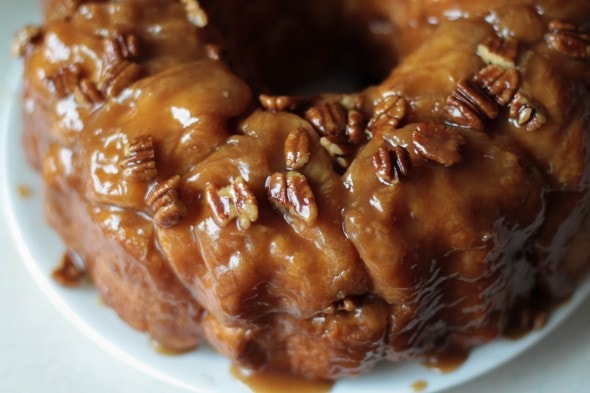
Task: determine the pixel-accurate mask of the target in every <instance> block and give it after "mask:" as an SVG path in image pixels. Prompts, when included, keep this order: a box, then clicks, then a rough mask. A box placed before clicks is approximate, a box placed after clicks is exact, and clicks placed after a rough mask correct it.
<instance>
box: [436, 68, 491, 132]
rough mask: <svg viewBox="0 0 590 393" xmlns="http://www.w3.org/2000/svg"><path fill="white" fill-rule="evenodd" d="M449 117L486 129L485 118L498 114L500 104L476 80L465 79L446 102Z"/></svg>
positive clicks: (467, 124)
mask: <svg viewBox="0 0 590 393" xmlns="http://www.w3.org/2000/svg"><path fill="white" fill-rule="evenodd" d="M445 112H446V115H447V118H448V119H449V120H450V121H452V122H453V123H455V124H457V125H459V126H461V127H467V128H472V129H475V130H483V129H484V123H483V120H484V119H494V118H496V117H497V116H498V105H497V104H496V102H495V101H494V100H493V99H492V98H490V97H489V96H488V95H487V94H486V92H485V91H483V90H482V89H481V88H480V87H479V86H477V85H476V84H475V83H474V82H472V81H469V80H466V79H463V80H461V81H459V82H458V83H457V86H456V87H455V90H454V91H453V92H452V93H451V95H450V96H449V97H448V98H447V101H446V103H445Z"/></svg>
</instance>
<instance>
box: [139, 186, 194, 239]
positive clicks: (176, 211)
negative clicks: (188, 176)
mask: <svg viewBox="0 0 590 393" xmlns="http://www.w3.org/2000/svg"><path fill="white" fill-rule="evenodd" d="M179 185H180V176H178V175H175V176H172V177H171V178H170V179H168V180H166V181H164V182H161V183H159V184H158V185H156V186H155V187H154V188H153V189H152V190H151V191H150V192H149V194H148V195H147V197H146V202H147V204H148V205H150V207H151V209H152V212H153V214H154V216H153V219H154V222H155V223H156V225H158V226H159V227H162V228H170V227H172V226H174V225H176V224H178V223H179V222H180V221H182V219H183V218H184V216H186V206H185V205H184V203H183V202H182V200H180V198H179V197H178V186H179Z"/></svg>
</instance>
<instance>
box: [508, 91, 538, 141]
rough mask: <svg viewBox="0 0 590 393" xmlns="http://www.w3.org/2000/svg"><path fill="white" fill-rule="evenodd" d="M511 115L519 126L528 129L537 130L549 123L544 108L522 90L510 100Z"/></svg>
mask: <svg viewBox="0 0 590 393" xmlns="http://www.w3.org/2000/svg"><path fill="white" fill-rule="evenodd" d="M509 115H510V119H511V120H512V121H513V122H514V124H515V125H516V126H517V127H519V128H520V127H524V129H525V130H527V131H534V130H537V129H539V128H540V127H541V126H542V125H543V124H545V123H547V116H546V115H545V111H544V109H543V108H542V107H541V106H540V105H539V104H537V103H533V102H532V100H531V99H530V98H529V97H527V96H526V95H525V94H524V93H522V92H520V91H519V92H518V93H516V95H515V96H514V98H513V99H512V101H511V102H510V113H509Z"/></svg>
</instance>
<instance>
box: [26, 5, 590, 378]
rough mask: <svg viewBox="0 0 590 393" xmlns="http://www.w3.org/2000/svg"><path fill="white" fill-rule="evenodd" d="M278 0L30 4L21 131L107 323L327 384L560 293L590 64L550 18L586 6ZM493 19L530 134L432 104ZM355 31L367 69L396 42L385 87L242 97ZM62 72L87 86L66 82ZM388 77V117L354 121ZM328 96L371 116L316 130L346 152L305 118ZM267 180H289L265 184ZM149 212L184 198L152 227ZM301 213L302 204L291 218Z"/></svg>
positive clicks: (505, 111)
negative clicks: (36, 29) (132, 158)
mask: <svg viewBox="0 0 590 393" xmlns="http://www.w3.org/2000/svg"><path fill="white" fill-rule="evenodd" d="M74 3H75V4H74ZM275 3H276V2H273V1H270V0H258V1H255V2H251V4H250V3H249V5H248V6H246V5H245V4H242V2H235V1H229V0H228V1H217V2H213V1H203V2H202V5H203V7H204V9H205V11H206V12H207V13H208V15H209V24H208V25H207V26H206V27H197V26H195V25H193V24H191V22H190V20H188V19H187V15H186V10H185V8H184V6H183V5H182V4H181V2H176V1H172V0H149V1H132V0H129V1H122V2H109V1H97V2H90V1H79V2H65V1H63V2H62V1H59V0H46V1H45V11H46V22H45V24H44V25H43V28H42V33H41V38H40V39H36V40H35V44H34V46H33V47H32V48H29V47H27V48H28V49H27V51H26V54H25V86H24V125H25V135H24V145H25V149H26V152H27V156H28V158H29V161H30V162H31V164H32V165H34V166H35V167H37V168H38V169H39V170H41V171H42V173H43V179H44V188H45V201H46V202H45V203H46V206H47V208H46V212H47V216H48V219H49V222H50V223H51V224H52V226H53V227H54V228H55V229H56V230H57V231H58V232H59V233H60V235H61V236H62V237H63V238H64V240H65V241H66V243H67V245H68V247H69V249H71V250H73V252H75V253H76V254H77V255H79V256H80V257H81V259H82V260H83V261H84V263H85V267H86V269H87V271H88V273H89V275H90V277H91V278H92V280H93V282H94V283H95V285H96V286H97V288H98V290H99V292H100V294H101V296H102V297H103V298H104V299H105V302H106V303H107V304H108V305H110V306H111V307H113V308H114V309H115V310H116V311H117V312H118V314H119V315H120V316H121V318H123V319H124V320H125V321H126V322H127V323H129V324H130V325H131V326H133V327H134V328H136V329H139V330H144V331H148V332H149V333H150V335H151V336H152V337H153V339H154V340H155V342H157V343H158V345H159V346H161V347H163V348H169V349H170V350H171V351H183V350H186V349H190V348H193V347H195V346H197V345H198V343H199V342H200V341H201V340H206V341H208V342H210V343H211V344H212V345H213V346H214V347H215V348H216V349H217V350H218V351H219V352H221V353H222V354H224V355H226V356H228V357H230V358H231V359H232V360H233V361H234V362H236V363H238V364H240V365H242V366H246V367H249V368H253V369H259V370H270V371H278V372H289V373H293V374H297V375H302V376H305V377H309V378H320V379H337V378H341V377H346V376H350V375H356V374H359V373H363V372H366V371H367V370H369V369H370V368H372V367H373V366H374V365H375V364H376V363H377V362H379V361H381V360H383V359H388V360H391V361H400V360H404V359H416V358H421V359H431V360H432V359H434V358H436V357H437V356H440V357H441V358H444V355H445V354H446V355H448V354H453V353H464V351H466V350H468V349H469V348H471V347H473V346H474V345H477V344H479V343H482V342H486V341H489V340H491V339H493V338H494V337H497V336H499V335H502V334H504V333H506V332H507V331H508V330H510V329H511V328H514V327H515V326H517V327H523V326H521V325H523V324H526V323H527V322H526V321H525V318H523V317H522V316H523V315H530V313H529V312H528V311H529V310H532V309H535V310H536V309H538V308H543V306H542V305H545V306H546V307H549V305H550V304H551V301H552V299H560V298H564V297H566V296H568V295H569V294H571V293H572V291H573V290H574V289H575V286H576V284H577V283H578V281H579V280H580V279H581V278H582V277H583V273H584V272H585V271H586V268H587V266H588V260H589V250H588V246H587V245H588V244H590V239H588V236H589V235H588V233H590V231H589V229H590V212H589V207H590V201H589V200H588V199H589V198H590V197H589V195H590V194H589V193H588V172H587V169H586V168H588V162H587V161H588V154H587V148H588V146H589V143H588V132H589V127H590V124H589V120H588V119H589V118H590V98H589V97H590V96H589V94H588V93H589V91H588V90H589V85H588V80H590V69H589V67H588V62H587V59H579V58H575V59H574V58H568V57H567V56H565V55H564V54H563V53H560V52H559V51H555V50H552V49H551V48H550V47H548V46H547V44H546V42H545V40H544V34H545V33H546V29H547V26H548V24H549V22H550V21H551V20H553V19H560V20H567V21H568V22H570V23H574V24H576V23H577V24H580V25H583V24H584V23H586V24H587V20H588V17H589V16H590V6H589V5H588V4H587V2H585V1H581V0H580V1H570V2H558V1H541V0H539V1H532V0H528V1H527V0H522V1H507V0H494V1H487V2H483V1H481V2H480V1H462V0H453V1H451V0H445V1H434V0H432V1H425V2H412V1H403V0H390V1H378V0H374V1H362V2H361V1H353V2H351V3H350V4H349V5H350V7H349V8H346V7H342V6H341V5H339V2H337V1H334V2H332V1H326V2H321V4H318V2H313V1H311V0H309V1H304V2H301V1H298V2H295V1H293V2H290V1H287V2H285V5H284V8H281V7H277V6H276V4H275ZM72 7H73V8H72ZM285 10H286V11H285ZM310 15H311V16H313V17H314V18H309V16H310ZM303 20H305V21H306V26H307V29H308V30H305V31H301V29H300V28H299V26H301V23H300V22H301V21H303ZM317 21H322V23H316V22H317ZM343 26H346V28H343ZM586 27H587V26H586ZM262 32H264V35H263V36H264V37H267V38H265V39H261V40H259V39H257V38H256V37H261V33H262ZM496 35H501V36H505V37H508V36H510V37H512V38H514V39H516V40H517V41H518V50H519V52H518V56H517V58H516V61H515V68H516V69H517V71H518V72H519V74H520V81H521V82H520V86H519V89H520V91H521V92H522V93H523V94H525V95H526V96H527V97H530V98H531V100H532V101H531V102H533V103H534V105H536V108H538V109H539V110H543V114H544V115H545V116H546V118H545V122H544V123H543V125H542V126H541V127H539V128H538V129H536V130H534V131H527V130H526V129H525V128H522V127H519V124H517V123H515V122H513V121H511V120H510V119H509V108H508V106H506V107H501V108H499V111H498V116H497V118H495V119H494V120H487V119H484V122H483V123H484V129H483V130H475V129H470V128H467V127H460V126H459V125H458V124H454V123H453V122H452V121H449V119H448V118H447V117H445V110H444V106H445V102H446V100H447V97H448V96H449V95H450V94H451V92H453V90H454V89H455V88H456V85H457V83H458V82H460V81H461V80H465V79H469V78H472V77H473V75H476V74H477V73H478V72H479V71H480V70H481V69H482V68H483V67H485V66H486V64H485V63H484V62H483V61H482V59H481V58H480V57H478V55H477V47H478V45H479V44H481V43H482V42H485V41H486V39H488V38H490V37H493V36H496ZM353 36H354V37H359V36H360V37H362V39H363V40H364V41H365V42H366V43H368V44H367V45H369V47H371V48H379V50H380V51H381V52H380V53H373V56H371V57H368V58H367V59H366V60H367V63H371V64H372V65H373V66H375V68H379V67H382V66H383V63H382V58H383V59H384V58H394V59H395V63H396V64H395V67H393V68H392V69H391V72H390V73H389V75H388V76H387V77H386V78H385V79H384V80H383V81H382V82H381V83H379V84H377V85H375V86H372V87H368V88H366V89H365V90H363V91H361V92H358V93H352V94H347V95H338V94H325V95H320V96H317V97H314V98H313V99H311V100H302V104H301V105H303V106H307V107H304V108H299V107H298V108H293V110H292V111H290V112H289V111H272V110H263V109H262V108H260V107H259V104H258V103H257V102H258V100H257V99H256V97H255V96H256V94H257V93H258V91H260V90H262V89H265V88H266V84H265V82H268V83H271V82H273V83H274V85H275V86H278V85H280V84H277V83H275V82H276V81H277V80H279V81H282V82H285V80H288V79H290V78H291V77H292V78H293V80H296V79H297V78H298V77H304V76H305V75H307V74H306V73H307V71H308V70H306V69H305V67H304V66H303V65H302V66H301V67H300V68H301V69H300V70H299V72H300V73H301V74H300V75H299V74H290V73H292V72H293V68H297V67H292V65H293V64H295V63H293V62H292V61H291V60H292V59H299V61H300V62H301V57H302V56H306V55H308V56H310V59H309V62H303V63H306V64H308V65H309V64H312V65H315V66H317V65H318V64H319V65H321V64H322V61H323V60H322V59H321V58H317V59H316V58H315V57H313V56H312V55H313V54H314V53H315V52H321V50H320V49H322V48H323V47H322V45H328V44H330V45H331V44H332V42H333V41H331V40H332V39H334V38H337V37H340V38H342V39H344V38H346V39H348V38H350V37H353ZM268 37H274V39H275V40H274V41H273V40H270V39H268ZM316 37H319V38H317V39H315V38H316ZM312 38H313V39H312ZM105 42H106V44H105ZM286 42H289V43H292V44H293V45H295V44H297V45H299V46H297V45H295V46H293V45H285V43H286ZM31 45H33V44H31ZM113 45H123V47H120V46H119V47H117V46H113ZM125 45H128V46H129V47H125ZM211 45H216V47H221V48H224V49H225V50H226V51H227V53H226V55H225V56H228V58H229V60H227V61H225V57H224V54H216V55H215V56H211V47H212V46H211ZM285 47H289V48H299V51H297V50H296V49H293V50H291V51H289V52H288V53H283V52H285ZM302 48H308V50H306V51H303V50H302ZM220 53H222V52H220ZM264 53H266V54H267V55H266V56H263V54H264ZM268 53H273V54H275V55H276V56H274V58H275V60H272V59H273V56H268ZM279 54H284V56H280V55H279ZM315 61H317V63H315ZM290 63H293V64H290ZM297 64H301V63H297ZM77 86H78V90H79V87H80V86H82V87H83V89H84V91H86V92H91V93H92V97H95V98H97V99H95V100H79V99H76V91H78V90H77ZM113 86H116V88H113ZM57 88H59V89H61V90H60V94H56V93H57V91H56V89H57ZM95 89H97V90H95ZM101 89H102V90H101ZM62 90H63V91H62ZM103 90H104V91H103ZM84 91H83V92H84ZM97 91H98V93H97ZM394 95H395V96H399V97H402V98H403V99H404V101H403V102H404V108H403V109H404V110H403V117H402V115H401V114H402V112H399V113H397V112H396V113H397V114H399V115H400V116H399V117H401V118H399V119H398V118H397V117H395V119H396V121H395V122H393V123H391V122H381V123H383V124H381V123H379V122H373V123H371V122H370V119H371V117H372V116H373V115H375V113H376V112H378V114H379V116H382V115H383V114H382V113H381V112H383V111H387V110H388V107H387V105H385V104H383V103H384V102H385V103H386V102H388V98H387V97H391V96H394ZM78 97H79V95H78ZM98 98H101V99H98ZM102 98H104V101H103V100H102ZM303 102H305V104H303ZM335 102H337V104H335ZM400 102H401V101H400ZM325 103H331V104H330V105H332V106H334V105H337V106H338V107H339V108H340V109H339V110H340V111H343V114H348V113H349V111H354V112H353V113H358V114H361V115H362V116H363V117H366V119H367V123H368V124H377V123H379V124H381V125H380V126H379V127H375V129H371V130H370V132H369V133H366V134H365V135H361V136H360V137H357V138H355V141H354V143H353V142H351V141H348V140H346V134H345V130H344V129H343V130H339V129H334V130H333V132H334V133H335V135H334V136H333V137H334V141H338V143H342V144H343V145H342V146H344V147H345V148H346V159H347V160H348V161H347V165H344V166H342V165H338V163H336V162H334V157H333V154H332V155H331V154H330V152H329V151H327V150H326V148H325V146H322V144H321V143H320V138H321V136H322V135H321V133H319V132H318V128H321V126H322V124H321V121H322V119H319V120H318V121H320V123H318V124H314V123H313V122H309V121H308V120H306V119H305V116H304V112H305V110H307V109H308V107H310V106H314V105H315V106H316V107H319V108H321V107H327V106H326V105H324V104H325ZM507 105H509V104H507ZM397 109H398V110H399V109H400V108H397ZM392 110H393V109H392ZM385 116H386V117H387V116H389V117H391V116H394V115H393V114H385ZM395 116H397V115H395ZM433 124H434V125H437V126H436V127H434V128H432V127H431V126H430V125H433ZM429 127H431V128H429ZM441 127H442V128H441ZM336 128H338V127H336ZM429 129H444V130H445V131H444V132H442V133H437V134H436V135H435V134H433V132H434V131H430V134H429V131H428V130H429ZM294 130H297V132H298V133H305V135H306V136H307V138H306V139H307V141H308V143H307V144H306V145H305V146H306V152H305V156H306V157H308V158H306V160H305V163H304V164H303V165H300V166H297V168H293V167H287V165H286V157H285V154H286V153H285V151H286V150H285V148H284V146H285V143H286V141H287V139H288V138H289V135H292V132H293V131H294ZM417 130H418V131H419V132H421V134H419V135H418V134H416V132H417ZM339 132H341V133H342V135H339V134H338V133H339ZM416 135H418V136H419V138H421V139H419V140H416ZM448 135H453V137H452V138H451V139H453V140H454V141H455V142H452V141H451V143H447V142H446V141H445V139H444V138H445V137H446V136H448ZM146 137H149V138H151V142H152V146H153V157H155V158H154V160H155V167H156V171H154V173H157V174H156V175H154V173H152V172H150V176H145V177H139V178H140V179H143V180H141V181H137V178H136V179H134V180H133V181H130V180H129V179H128V178H126V177H125V176H123V171H122V170H121V162H124V160H125V158H126V156H125V154H126V146H129V144H130V143H131V142H132V141H136V140H141V138H146ZM338 138H340V139H338ZM429 138H430V139H429ZM433 138H434V139H433ZM457 141H460V143H459V142H457ZM382 146H390V147H391V149H394V148H395V147H397V148H398V151H399V150H400V148H403V149H405V151H407V152H408V155H407V156H406V155H404V160H406V161H408V160H409V163H408V165H407V167H408V168H411V170H410V169H408V170H407V171H404V176H403V179H401V180H400V181H397V182H383V181H380V179H379V177H378V176H377V175H376V173H375V167H374V166H375V164H374V163H373V161H374V160H373V157H374V156H375V154H376V153H377V152H378V150H379V149H380V147H382ZM127 149H128V148H127ZM449 149H451V150H449ZM307 150H308V151H307ZM150 157H152V153H151V152H150ZM445 157H452V160H448V159H446V158H445ZM410 164H411V165H410ZM443 164H445V165H443ZM446 164H448V165H446ZM150 165H151V163H150ZM383 165H385V164H383ZM150 168H151V166H150ZM293 171H296V172H297V174H293V173H291V174H289V172H293ZM273 174H283V176H282V177H280V176H279V177H277V178H281V179H287V180H286V182H285V183H284V188H285V189H284V190H278V191H277V190H275V191H276V192H275V193H274V194H273V193H270V194H269V190H268V187H269V178H270V177H271V175H273ZM175 176H178V177H179V178H180V181H176V180H175V182H174V187H173V188H174V189H173V190H167V189H163V190H164V191H162V192H161V193H160V194H162V195H160V194H158V197H159V198H162V199H159V200H158V201H152V199H153V198H151V199H150V198H148V196H149V195H150V194H151V193H153V191H154V189H156V187H158V185H161V184H167V183H166V181H167V180H169V179H177V178H176V177H175ZM238 179H241V180H238ZM236 181H238V182H242V181H243V182H245V183H246V184H247V188H244V187H242V188H240V189H241V190H242V194H240V193H239V192H237V191H236V190H238V188H236V187H233V188H232V184H235V183H236ZM289 181H291V183H289ZM208 189H209V190H212V189H213V190H222V191H220V192H219V195H217V196H216V198H218V199H216V203H217V205H216V206H217V209H218V210H217V214H219V212H220V211H221V212H223V211H224V210H223V209H227V211H228V212H229V213H232V214H229V215H228V217H231V218H230V219H228V221H227V222H226V221H223V225H221V224H220V221H219V219H217V220H216V218H215V217H214V214H213V212H212V210H211V203H212V202H211V200H210V198H209V199H208V198H207V197H206V195H207V190H208ZM232 190H233V191H232ZM168 191H171V192H172V193H171V194H167V193H166V192H168ZM283 191H284V193H282V192H283ZM269 195H275V196H280V197H281V198H283V200H281V203H279V204H277V203H276V201H274V202H273V200H272V198H269ZM283 195H284V196H283ZM311 196H313V198H312V197H311ZM246 197H247V198H246ZM244 198H246V199H244ZM146 200H149V201H150V203H147V202H146ZM254 203H255V204H256V208H257V214H251V215H250V216H249V217H250V218H251V219H252V222H249V225H247V226H243V225H240V219H239V214H240V213H236V212H238V211H239V212H242V211H247V209H251V208H252V204H254ZM175 204H178V206H176V205H175ZM180 204H182V209H180V207H179V206H180ZM306 204H307V205H306ZM310 204H313V205H310ZM154 206H156V207H159V208H162V207H164V208H170V209H171V210H172V211H182V213H183V214H182V215H178V216H175V217H174V220H173V221H172V223H173V224H172V225H171V226H169V227H168V226H167V225H166V226H161V225H157V224H156V223H155V222H154V214H155V213H156V212H154ZM175 208H178V209H176V210H174V209H175ZM231 209H234V210H233V211H232V210H231ZM236 209H238V210H236ZM240 209H241V210H240ZM305 209H311V210H313V211H317V218H315V216H314V219H313V220H305V219H302V216H301V215H297V214H293V212H296V211H305ZM164 213H165V212H164ZM540 304H541V306H540ZM527 327H528V326H525V328H527Z"/></svg>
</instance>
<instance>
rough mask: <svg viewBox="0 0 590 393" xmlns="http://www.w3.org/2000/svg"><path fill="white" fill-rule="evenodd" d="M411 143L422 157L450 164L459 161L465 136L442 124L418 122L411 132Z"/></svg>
mask: <svg viewBox="0 0 590 393" xmlns="http://www.w3.org/2000/svg"><path fill="white" fill-rule="evenodd" d="M412 143H413V144H414V147H415V149H416V151H417V152H418V153H419V154H420V155H421V156H422V157H424V158H426V159H428V160H430V161H434V162H437V163H439V164H441V165H444V166H451V165H455V164H457V163H459V162H460V161H461V151H460V150H461V146H463V145H464V144H465V138H464V137H463V135H461V134H459V133H458V132H457V131H455V130H453V129H452V128H450V127H447V126H445V125H444V124H437V123H420V124H418V126H417V127H416V130H415V131H414V132H413V133H412Z"/></svg>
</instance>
